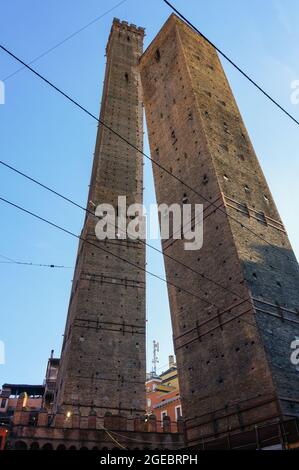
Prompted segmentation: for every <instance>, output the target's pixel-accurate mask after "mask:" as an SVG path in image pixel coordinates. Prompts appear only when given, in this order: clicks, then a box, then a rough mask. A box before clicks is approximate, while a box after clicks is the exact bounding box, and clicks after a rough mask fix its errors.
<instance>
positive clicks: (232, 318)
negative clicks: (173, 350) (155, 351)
mask: <svg viewBox="0 0 299 470" xmlns="http://www.w3.org/2000/svg"><path fill="white" fill-rule="evenodd" d="M0 201H2V202H4V203H6V204H8V205H10V206H12V207H14V208H16V209H18V210H20V211H22V212H24V213H26V214H28V215H31V216H32V217H34V218H36V219H38V220H40V221H42V222H44V223H46V224H48V225H50V226H51V227H54V228H56V229H57V230H60V231H62V232H64V233H66V234H68V235H70V236H72V237H74V238H77V239H78V240H81V241H82V242H83V243H87V244H88V245H91V246H93V247H95V248H96V249H99V250H101V251H103V252H104V253H108V254H110V255H112V256H113V257H115V258H117V259H119V260H121V261H123V262H125V263H127V264H129V265H131V266H133V267H135V268H136V269H138V270H139V271H143V272H144V273H146V274H149V275H150V276H152V277H154V278H156V279H159V280H160V281H163V282H164V283H165V284H167V285H169V286H171V287H174V288H175V289H177V290H178V291H179V292H184V293H185V294H187V295H191V296H192V297H195V298H197V299H199V300H201V301H202V302H205V303H207V304H210V305H213V306H216V307H217V305H216V304H212V303H211V302H210V301H208V300H206V299H203V298H202V297H200V296H199V295H197V294H194V293H193V292H190V291H188V290H187V289H185V288H183V287H180V286H178V285H176V284H174V283H173V282H171V281H167V280H166V279H164V278H162V277H161V276H159V275H158V274H155V273H152V272H151V271H149V270H147V269H145V268H143V267H142V266H139V265H137V264H135V263H133V262H132V261H130V260H127V259H125V258H123V257H121V256H119V255H117V254H115V253H113V252H111V251H109V250H107V249H106V248H102V247H100V246H99V245H96V244H95V243H93V242H91V241H89V240H87V239H86V238H84V237H82V236H81V235H77V234H75V233H73V232H71V231H70V230H68V229H66V228H64V227H61V226H60V225H58V224H55V223H54V222H51V221H49V220H48V219H45V218H44V217H41V216H39V215H37V214H35V213H34V212H32V211H30V210H28V209H25V208H24V207H21V206H20V205H18V204H15V203H13V202H11V201H9V200H7V199H5V198H3V197H0ZM238 305H239V304H238ZM251 306H252V304H251ZM218 308H220V307H218ZM231 308H232V307H231ZM246 313H249V310H246V311H245V312H242V313H241V314H238V315H236V316H234V317H231V318H230V319H229V320H227V321H226V323H229V322H230V321H233V320H237V319H238V320H240V321H243V322H244V323H246V324H248V325H249V326H251V327H253V328H256V325H254V324H253V323H250V322H248V321H247V320H244V318H241V315H243V314H246ZM216 317H217V315H216ZM216 317H211V318H210V319H208V320H207V321H206V322H205V324H206V323H208V322H210V321H212V320H213V319H214V318H216ZM261 329H262V328H261ZM265 331H266V332H267V333H269V331H268V330H265ZM181 336H184V334H183V335H181Z"/></svg>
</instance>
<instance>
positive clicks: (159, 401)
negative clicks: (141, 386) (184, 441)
mask: <svg viewBox="0 0 299 470" xmlns="http://www.w3.org/2000/svg"><path fill="white" fill-rule="evenodd" d="M145 385H146V412H147V414H148V415H149V416H150V415H155V417H156V420H157V424H158V430H159V431H161V432H162V431H163V419H164V417H166V416H167V417H168V418H169V419H170V422H171V431H172V432H177V431H178V421H179V420H180V419H181V418H182V416H183V413H182V404H181V397H180V390H179V383H178V373H177V367H176V364H175V362H174V360H173V356H169V367H168V369H167V370H165V371H164V372H162V373H161V374H160V375H154V374H151V375H150V377H149V378H148V380H147V381H146V384H145Z"/></svg>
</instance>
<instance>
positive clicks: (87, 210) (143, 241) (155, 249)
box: [0, 160, 250, 308]
mask: <svg viewBox="0 0 299 470" xmlns="http://www.w3.org/2000/svg"><path fill="white" fill-rule="evenodd" d="M0 164H1V165H3V166H4V167H6V168H8V169H9V170H11V171H14V172H15V173H17V174H18V175H20V176H22V177H23V178H25V179H28V180H29V181H30V182H32V183H34V184H36V185H37V186H40V187H41V188H43V189H45V190H46V191H49V192H50V193H52V194H54V195H56V196H57V197H59V198H61V199H63V200H64V201H66V202H68V203H70V204H72V205H73V206H75V207H77V208H79V209H81V210H83V211H84V212H85V213H87V214H90V215H92V216H93V217H96V216H95V214H94V212H92V211H91V210H89V209H88V208H85V207H84V206H82V205H81V204H78V203H77V202H75V201H74V200H72V199H70V198H69V197H67V196H65V195H63V194H61V193H60V192H58V191H56V190H54V189H53V188H50V187H49V186H47V185H45V184H43V183H41V182H40V181H38V180H37V179H35V178H32V177H31V176H29V175H27V174H26V173H24V172H22V171H20V170H18V169H17V168H15V167H13V166H12V165H9V164H8V163H6V162H4V161H2V160H0ZM119 230H120V231H122V232H124V230H123V229H122V228H121V227H119ZM124 233H125V232H124ZM139 242H140V243H142V244H144V245H146V246H148V247H149V248H151V249H152V250H154V251H156V252H157V253H160V254H161V255H163V256H165V257H166V258H168V259H170V260H172V261H174V262H175V263H177V264H179V265H181V266H183V267H184V268H185V269H188V270H189V271H191V272H193V273H194V274H196V275H198V276H200V277H201V278H202V279H205V280H207V281H209V282H211V283H212V284H214V285H216V286H217V287H220V288H221V289H223V290H225V291H227V292H230V293H231V294H233V295H235V296H237V297H239V298H240V299H241V300H244V301H246V302H250V300H248V299H244V298H243V297H242V296H240V294H237V293H236V292H234V291H233V290H232V289H230V288H228V287H227V286H223V285H222V284H221V283H220V282H218V281H215V280H214V279H212V278H209V277H208V276H207V275H205V274H204V273H202V272H200V271H198V270H196V269H194V268H192V267H191V266H189V265H187V264H185V263H183V262H182V261H179V260H178V259H176V258H174V257H173V256H171V255H169V254H168V253H167V252H164V253H163V251H161V250H159V249H158V248H156V247H155V246H153V245H151V244H150V243H148V242H146V241H145V240H142V239H139ZM199 289H200V288H199ZM206 302H207V303H209V304H210V305H212V306H216V308H220V307H219V306H217V305H216V304H213V303H211V302H209V301H207V300H206Z"/></svg>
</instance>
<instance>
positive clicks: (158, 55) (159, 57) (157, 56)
mask: <svg viewBox="0 0 299 470" xmlns="http://www.w3.org/2000/svg"><path fill="white" fill-rule="evenodd" d="M155 59H156V61H157V62H160V60H161V54H160V50H159V49H157V50H156V52H155Z"/></svg>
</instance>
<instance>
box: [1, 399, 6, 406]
mask: <svg viewBox="0 0 299 470" xmlns="http://www.w3.org/2000/svg"><path fill="white" fill-rule="evenodd" d="M6 402H7V400H6V398H2V400H1V402H0V408H5V407H6Z"/></svg>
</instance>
